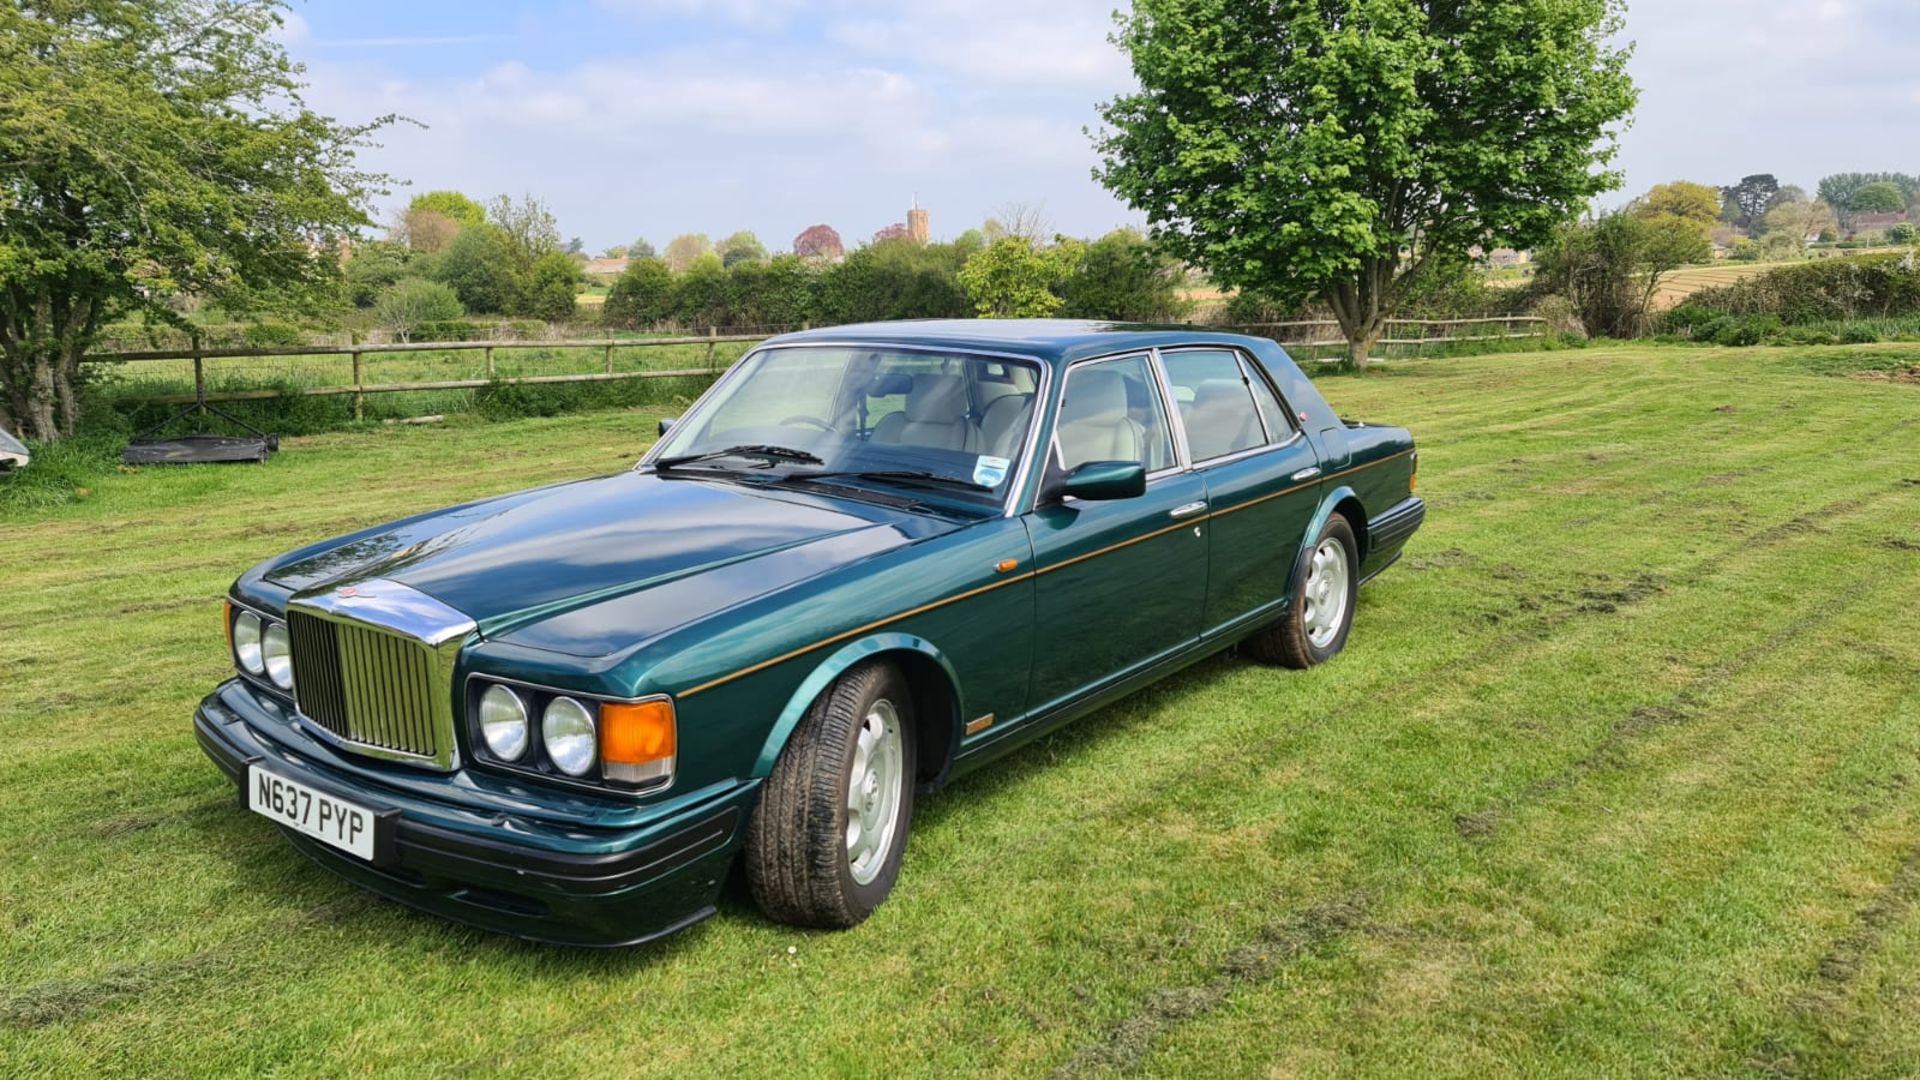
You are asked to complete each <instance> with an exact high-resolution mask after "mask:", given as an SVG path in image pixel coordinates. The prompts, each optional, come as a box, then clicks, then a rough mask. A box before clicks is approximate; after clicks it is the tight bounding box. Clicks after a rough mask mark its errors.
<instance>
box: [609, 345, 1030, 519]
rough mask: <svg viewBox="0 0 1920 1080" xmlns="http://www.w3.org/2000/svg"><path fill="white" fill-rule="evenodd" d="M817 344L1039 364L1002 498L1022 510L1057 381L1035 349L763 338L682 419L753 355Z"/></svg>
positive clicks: (659, 443)
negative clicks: (1022, 438) (1022, 441)
mask: <svg viewBox="0 0 1920 1080" xmlns="http://www.w3.org/2000/svg"><path fill="white" fill-rule="evenodd" d="M816 348H818V349H892V350H896V351H899V352H922V353H932V354H935V355H940V356H981V357H987V358H989V359H994V360H1017V361H1019V362H1021V363H1023V364H1031V365H1033V366H1034V367H1035V368H1037V369H1039V372H1040V381H1039V383H1038V385H1037V386H1036V387H1035V388H1034V391H1033V400H1034V402H1035V404H1036V405H1037V406H1039V407H1038V408H1035V409H1034V410H1033V415H1032V416H1031V417H1028V419H1027V439H1026V446H1025V449H1024V450H1022V452H1021V454H1020V468H1019V469H1018V470H1017V471H1016V472H1015V473H1014V476H1013V482H1012V483H1010V484H1008V485H1007V493H1006V495H1005V496H1003V497H1002V498H1001V502H1000V516H1001V517H1003V518H1010V517H1014V516H1016V515H1018V514H1019V513H1021V506H1022V505H1023V504H1025V503H1026V502H1027V500H1026V499H1024V498H1023V497H1022V493H1023V492H1024V490H1025V488H1026V483H1027V478H1028V477H1029V476H1030V475H1032V472H1033V456H1034V453H1035V452H1036V451H1037V450H1038V443H1039V441H1040V428H1041V426H1042V425H1041V419H1042V413H1043V412H1044V411H1045V407H1046V403H1047V400H1048V392H1049V391H1050V390H1051V389H1052V385H1053V365H1052V364H1051V363H1049V362H1047V361H1045V360H1042V359H1040V358H1039V357H1037V356H1034V355H1032V354H1031V353H1017V352H1001V351H998V350H994V349H978V348H971V347H960V346H946V345H909V344H902V343H896V342H890V341H847V340H841V339H838V338H834V339H825V338H823V339H820V340H817V341H813V340H810V341H770V342H763V343H761V344H760V345H757V346H755V347H754V348H752V349H749V350H748V351H747V353H746V355H744V356H742V357H740V359H738V360H735V361H734V362H733V366H731V367H729V368H727V370H726V371H725V372H723V373H721V375H720V377H719V378H717V379H715V380H714V381H713V385H712V386H709V387H707V389H706V391H705V392H704V393H702V394H701V395H700V396H699V397H697V398H694V399H693V404H691V405H689V406H687V410H686V411H685V412H683V413H681V414H680V418H679V420H684V419H686V418H687V417H689V416H692V415H693V414H695V413H697V412H699V411H700V409H701V408H702V407H703V406H705V405H706V403H707V399H708V398H710V397H712V396H713V395H714V394H716V393H718V392H719V390H720V388H721V387H722V386H725V385H726V384H727V383H728V382H729V381H731V380H732V379H733V378H734V377H735V376H736V375H737V374H738V373H739V371H740V369H741V368H743V367H745V366H746V364H747V361H748V360H751V359H753V358H754V357H756V356H758V355H760V354H761V353H763V352H772V351H773V350H775V349H816ZM679 420H676V421H675V422H674V424H675V426H676V427H677V426H679ZM666 442H667V439H666V437H665V436H662V437H661V438H658V439H655V440H654V443H653V445H652V446H650V447H648V448H647V452H646V453H645V454H643V455H641V457H640V460H639V461H636V462H634V463H633V468H634V471H636V472H638V471H639V470H641V469H644V468H645V467H647V466H648V465H651V464H652V463H653V459H654V458H656V457H659V456H660V448H661V447H663V446H665V445H666Z"/></svg>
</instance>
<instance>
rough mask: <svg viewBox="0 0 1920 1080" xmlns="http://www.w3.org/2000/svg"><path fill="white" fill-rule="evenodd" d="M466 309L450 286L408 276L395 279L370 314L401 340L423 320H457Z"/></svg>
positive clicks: (406, 337)
mask: <svg viewBox="0 0 1920 1080" xmlns="http://www.w3.org/2000/svg"><path fill="white" fill-rule="evenodd" d="M464 314H466V312H465V311H464V310H463V309H462V308H461V307H460V298H459V297H458V296H457V295H455V294H454V291H453V289H452V288H451V287H449V286H447V285H444V284H442V283H440V282H438V281H427V280H424V279H422V278H408V279H407V280H405V281H401V282H398V283H397V284H395V285H394V286H393V287H392V288H390V289H388V290H387V291H386V292H383V293H381V294H380V299H378V300H376V301H375V302H374V305H373V317H374V320H375V321H376V322H378V323H379V324H380V325H381V326H384V327H386V328H387V329H389V330H392V331H393V332H394V334H395V335H396V336H397V337H399V338H400V340H402V341H408V340H411V339H412V337H413V335H414V333H415V332H416V331H418V330H419V328H420V327H421V326H422V325H423V324H425V323H434V322H444V321H446V320H449V319H458V318H459V317H460V316H462V315H464Z"/></svg>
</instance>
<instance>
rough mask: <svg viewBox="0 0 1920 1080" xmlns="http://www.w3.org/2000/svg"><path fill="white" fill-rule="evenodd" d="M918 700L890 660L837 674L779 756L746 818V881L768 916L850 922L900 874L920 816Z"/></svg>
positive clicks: (809, 922)
mask: <svg viewBox="0 0 1920 1080" xmlns="http://www.w3.org/2000/svg"><path fill="white" fill-rule="evenodd" d="M914 768H915V762H914V740H913V698H912V695H911V694H910V692H909V690H908V687H907V683H906V680H905V679H904V678H903V677H902V676H901V675H900V672H899V671H898V670H897V669H895V668H894V667H893V666H892V665H890V664H885V663H867V664H862V665H860V666H859V667H856V668H853V669H852V670H850V671H848V672H847V673H846V674H844V675H842V676H840V678H839V679H837V680H835V681H834V683H833V685H832V686H830V687H828V688H827V689H826V691H825V692H824V693H822V694H821V695H820V697H819V698H818V699H816V700H815V701H814V703H813V705H812V707H810V708H809V709H808V710H807V715H806V716H805V717H803V718H802V719H801V721H800V726H799V727H798V728H797V729H796V730H795V731H794V733H793V738H792V739H791V740H790V741H789V742H788V743H787V747H786V749H785V750H784V751H782V752H781V754H780V760H779V761H778V762H776V763H775V764H774V767H773V773H772V775H770V776H769V777H767V782H766V785H765V786H764V788H763V789H762V791H761V795H760V805H759V806H757V807H756V808H755V809H754V812H753V817H752V819H751V820H750V821H749V822H748V824H747V839H746V853H745V859H746V869H747V884H748V886H749V887H750V888H751V889H752V891H753V899H754V902H755V903H757V904H758V905H759V906H760V909H761V910H762V911H764V912H766V913H767V915H768V917H769V918H772V919H774V920H775V921H778V922H783V923H791V924H793V925H796V926H818V927H828V928H844V927H849V926H853V925H855V924H857V923H859V922H860V921H861V920H863V919H865V918H866V917H867V916H868V915H870V914H872V913H873V909H874V908H877V907H879V906H880V902H881V901H883V900H885V899H886V898H887V894H888V893H889V892H891V891H892V890H893V883H894V880H895V879H896V878H898V877H899V876H900V858H901V854H902V853H903V852H904V851H905V850H906V846H907V830H908V828H909V827H910V826H911V824H912V821H913V777H914Z"/></svg>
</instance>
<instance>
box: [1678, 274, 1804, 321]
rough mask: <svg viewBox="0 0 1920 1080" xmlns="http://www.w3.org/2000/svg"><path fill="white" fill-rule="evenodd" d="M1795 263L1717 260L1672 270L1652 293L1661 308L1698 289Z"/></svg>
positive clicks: (1732, 282) (1727, 283) (1724, 283)
mask: <svg viewBox="0 0 1920 1080" xmlns="http://www.w3.org/2000/svg"><path fill="white" fill-rule="evenodd" d="M1794 265H1797V264H1795V263H1719V264H1716V265H1714V266H1695V267H1689V268H1687V269H1685V270H1676V271H1674V272H1673V273H1671V274H1668V275H1667V276H1666V277H1665V278H1664V279H1662V280H1661V282H1660V291H1659V292H1657V293H1655V294H1654V296H1653V306H1654V308H1655V309H1656V310H1659V311H1665V310H1667V309H1668V308H1671V307H1675V306H1677V305H1678V304H1679V303H1680V302H1681V301H1682V300H1685V299H1686V298H1687V297H1689V296H1692V295H1693V294H1694V293H1697V292H1699V291H1700V290H1701V289H1716V288H1719V287H1720V286H1722V285H1732V284H1734V283H1735V282H1738V281H1741V280H1744V279H1746V278H1750V277H1752V276H1754V275H1755V274H1763V273H1766V272H1767V271H1768V270H1772V269H1775V268H1777V267H1781V266H1794Z"/></svg>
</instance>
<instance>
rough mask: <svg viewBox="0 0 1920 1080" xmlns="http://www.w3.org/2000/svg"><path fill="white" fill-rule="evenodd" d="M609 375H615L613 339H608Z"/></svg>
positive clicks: (610, 337)
mask: <svg viewBox="0 0 1920 1080" xmlns="http://www.w3.org/2000/svg"><path fill="white" fill-rule="evenodd" d="M607 374H609V375H611V374H613V337H612V336H611V335H609V336H608V337H607Z"/></svg>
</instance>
